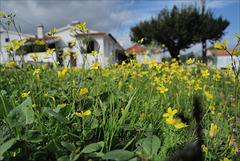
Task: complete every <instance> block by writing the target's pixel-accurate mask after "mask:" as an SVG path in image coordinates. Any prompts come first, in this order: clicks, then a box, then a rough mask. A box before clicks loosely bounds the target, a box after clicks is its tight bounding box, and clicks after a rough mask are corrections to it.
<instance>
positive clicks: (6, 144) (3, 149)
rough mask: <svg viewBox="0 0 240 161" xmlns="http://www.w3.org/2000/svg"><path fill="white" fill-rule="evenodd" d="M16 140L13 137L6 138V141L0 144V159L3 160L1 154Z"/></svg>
mask: <svg viewBox="0 0 240 161" xmlns="http://www.w3.org/2000/svg"><path fill="white" fill-rule="evenodd" d="M16 141H17V139H16V138H13V139H11V140H8V141H7V142H5V143H3V144H2V145H1V146H0V160H3V159H4V156H3V154H4V153H5V152H7V151H8V149H10V148H11V147H12V146H13V144H15V142H16Z"/></svg>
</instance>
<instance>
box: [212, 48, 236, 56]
mask: <svg viewBox="0 0 240 161" xmlns="http://www.w3.org/2000/svg"><path fill="white" fill-rule="evenodd" d="M237 50H240V49H235V51H237ZM209 51H210V53H211V54H212V55H214V53H215V49H212V50H209ZM227 51H228V52H232V51H233V49H227ZM227 51H225V50H217V56H225V55H229V54H228V52H227Z"/></svg>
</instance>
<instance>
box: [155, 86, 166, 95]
mask: <svg viewBox="0 0 240 161" xmlns="http://www.w3.org/2000/svg"><path fill="white" fill-rule="evenodd" d="M157 91H158V92H160V93H164V92H167V91H168V88H166V87H164V86H161V87H157Z"/></svg>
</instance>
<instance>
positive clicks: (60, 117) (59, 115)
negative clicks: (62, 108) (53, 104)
mask: <svg viewBox="0 0 240 161" xmlns="http://www.w3.org/2000/svg"><path fill="white" fill-rule="evenodd" d="M43 112H44V113H45V114H46V113H47V114H49V115H50V116H52V117H54V118H55V119H57V120H58V121H60V122H62V123H64V124H69V123H70V121H69V120H68V119H66V117H64V116H63V115H61V114H59V113H56V112H55V111H53V110H52V109H50V108H47V107H45V108H44V111H43Z"/></svg>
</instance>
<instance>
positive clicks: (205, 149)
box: [202, 144, 207, 152]
mask: <svg viewBox="0 0 240 161" xmlns="http://www.w3.org/2000/svg"><path fill="white" fill-rule="evenodd" d="M202 151H204V152H206V151H207V148H206V147H205V145H204V144H203V145H202Z"/></svg>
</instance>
